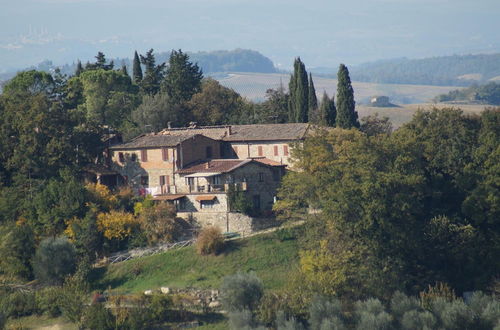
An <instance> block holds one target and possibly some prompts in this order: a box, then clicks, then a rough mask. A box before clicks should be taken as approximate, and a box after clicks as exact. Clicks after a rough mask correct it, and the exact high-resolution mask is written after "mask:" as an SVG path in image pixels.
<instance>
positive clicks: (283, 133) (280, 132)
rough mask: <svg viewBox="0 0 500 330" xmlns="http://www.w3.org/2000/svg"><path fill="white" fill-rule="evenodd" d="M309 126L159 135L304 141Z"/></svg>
mask: <svg viewBox="0 0 500 330" xmlns="http://www.w3.org/2000/svg"><path fill="white" fill-rule="evenodd" d="M309 126H310V125H309V124H307V123H288V124H256V125H225V126H199V127H198V126H194V127H184V128H166V129H164V130H163V131H161V132H160V133H158V134H159V135H162V134H163V135H185V134H202V135H205V136H207V137H209V138H212V139H214V140H223V141H266V140H270V141H276V140H285V141H286V140H300V139H303V138H304V136H305V135H306V133H307V130H308V129H309Z"/></svg>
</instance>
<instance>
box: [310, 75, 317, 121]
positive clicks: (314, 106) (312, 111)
mask: <svg viewBox="0 0 500 330" xmlns="http://www.w3.org/2000/svg"><path fill="white" fill-rule="evenodd" d="M308 101H309V118H308V119H309V121H316V119H317V117H318V99H317V98H316V89H315V88H314V82H313V80H312V75H311V73H309V95H308Z"/></svg>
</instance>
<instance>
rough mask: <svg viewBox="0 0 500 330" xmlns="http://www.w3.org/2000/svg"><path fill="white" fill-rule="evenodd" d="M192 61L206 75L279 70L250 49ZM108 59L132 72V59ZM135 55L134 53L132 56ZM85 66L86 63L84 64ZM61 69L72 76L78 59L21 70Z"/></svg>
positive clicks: (160, 56)
mask: <svg viewBox="0 0 500 330" xmlns="http://www.w3.org/2000/svg"><path fill="white" fill-rule="evenodd" d="M187 54H188V55H189V57H190V61H191V62H193V63H198V66H200V67H201V69H202V70H203V72H204V73H214V72H258V73H275V72H277V69H276V68H275V67H274V64H273V62H272V61H271V60H270V59H269V58H267V57H266V56H264V55H262V54H261V53H259V52H257V51H255V50H250V49H235V50H218V51H211V52H197V53H190V52H187ZM105 55H107V58H108V59H109V60H113V61H114V63H115V68H116V69H118V68H120V67H121V66H122V65H126V66H127V68H128V70H129V72H131V71H132V58H110V57H109V54H105ZM131 55H133V53H132V54H131ZM169 57H170V52H159V53H155V58H156V63H163V62H167V61H168V59H169ZM83 65H85V63H83ZM57 67H59V68H60V69H61V71H62V73H64V74H67V75H72V74H73V73H74V72H75V69H76V59H75V62H74V63H69V64H64V65H55V64H53V63H52V61H50V60H46V61H43V62H41V63H39V64H37V65H33V66H31V67H29V68H23V69H20V70H28V69H35V70H40V71H46V72H53V71H54V70H55V69H56V68H57ZM15 74H16V72H15V71H12V72H6V73H3V74H0V82H1V81H6V80H8V79H10V78H12V77H13V76H14V75H15Z"/></svg>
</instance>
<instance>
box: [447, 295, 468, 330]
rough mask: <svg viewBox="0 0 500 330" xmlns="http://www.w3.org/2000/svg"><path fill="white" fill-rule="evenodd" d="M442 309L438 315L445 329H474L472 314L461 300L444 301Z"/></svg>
mask: <svg viewBox="0 0 500 330" xmlns="http://www.w3.org/2000/svg"><path fill="white" fill-rule="evenodd" d="M441 299H442V298H441ZM443 307H444V308H442V309H440V310H439V314H438V315H439V319H440V320H441V324H442V325H443V326H444V328H445V329H447V330H455V329H456V330H459V329H475V327H474V314H473V313H472V311H471V310H470V309H469V308H467V306H466V305H465V303H464V302H463V301H462V300H459V299H455V300H453V301H451V302H449V301H445V303H444V304H443Z"/></svg>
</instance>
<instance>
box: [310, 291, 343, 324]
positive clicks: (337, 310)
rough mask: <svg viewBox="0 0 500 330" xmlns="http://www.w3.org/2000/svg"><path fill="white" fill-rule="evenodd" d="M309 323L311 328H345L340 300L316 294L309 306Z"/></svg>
mask: <svg viewBox="0 0 500 330" xmlns="http://www.w3.org/2000/svg"><path fill="white" fill-rule="evenodd" d="M309 324H310V326H311V329H323V328H324V329H344V328H345V326H344V323H343V322H342V307H341V305H340V301H339V300H337V299H331V300H329V299H327V298H325V297H322V296H315V297H314V298H313V300H312V302H311V306H310V307H309Z"/></svg>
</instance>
